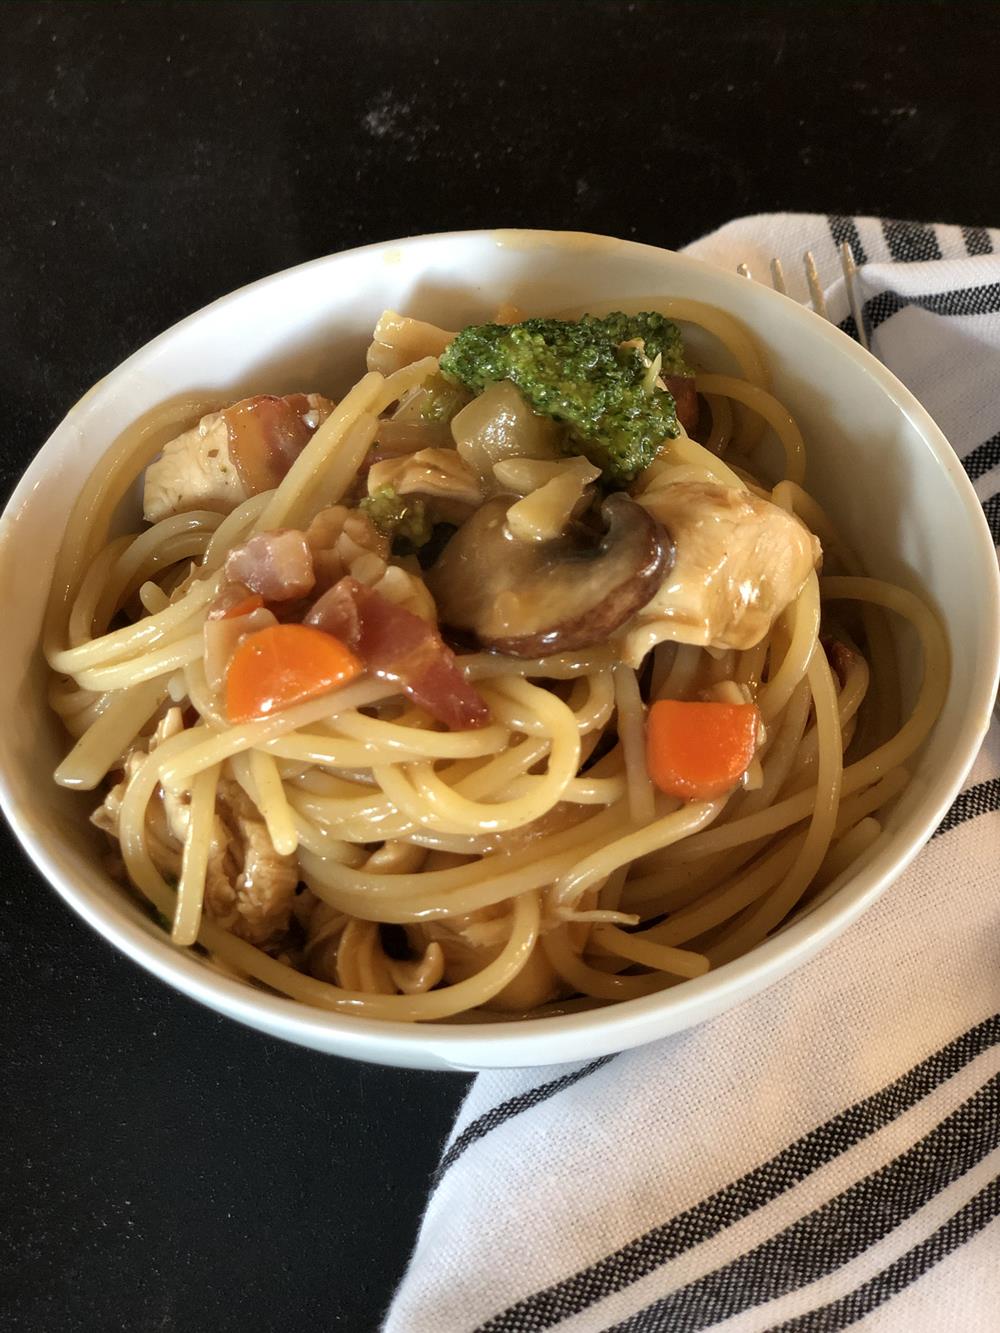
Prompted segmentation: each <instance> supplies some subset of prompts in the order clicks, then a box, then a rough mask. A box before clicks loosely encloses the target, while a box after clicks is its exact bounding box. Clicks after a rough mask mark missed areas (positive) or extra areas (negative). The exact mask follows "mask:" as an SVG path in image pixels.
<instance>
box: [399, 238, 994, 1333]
mask: <svg viewBox="0 0 1000 1333" xmlns="http://www.w3.org/2000/svg"><path fill="white" fill-rule="evenodd" d="M844 240H846V241H848V242H849V244H850V245H851V248H852V250H853V252H854V257H855V260H856V262H857V263H858V265H859V266H861V277H860V281H861V294H862V296H863V300H864V310H865V316H866V322H867V323H868V324H869V329H870V334H871V338H872V350H873V351H874V352H875V354H876V355H877V356H878V357H879V358H880V359H881V360H882V361H884V362H885V363H886V364H887V365H888V366H889V367H890V368H891V369H892V370H894V371H895V373H896V374H897V375H898V376H899V377H900V378H901V379H902V380H903V381H904V383H906V384H907V385H908V386H909V388H910V389H911V390H912V391H913V392H914V393H915V394H916V395H917V397H918V398H920V400H921V401H922V402H923V403H924V404H925V405H926V406H927V408H928V409H929V410H930V412H931V413H932V415H933V416H934V417H935V418H936V420H937V421H938V423H939V424H940V425H941V427H942V428H943V429H944V431H945V434H946V435H947V436H948V438H949V439H950V440H951V442H952V443H953V445H954V446H955V448H956V450H957V451H958V453H959V454H960V455H961V457H962V459H963V462H964V464H965V467H966V469H967V470H968V473H969V476H970V477H971V478H972V480H973V482H974V484H975V487H976V490H977V492H978V494H979V496H980V498H981V500H982V502H983V507H984V509H985V511H986V514H987V517H988V519H989V522H990V525H991V527H992V529H993V533H994V537H995V538H997V539H998V540H1000V378H998V374H997V367H998V365H1000V231H987V230H984V229H982V228H960V227H951V226H942V225H937V226H924V225H919V224H915V223H907V222H893V221H880V220H879V219H876V218H846V217H823V216H821V215H808V216H805V215H762V216H759V217H751V218H742V219H739V220H738V221H736V222H732V223H730V224H729V225H728V226H725V227H723V228H722V229H721V230H720V231H717V232H715V233H713V234H712V235H710V236H707V237H705V238H704V239H702V240H700V241H697V242H695V244H693V245H691V246H690V247H689V248H688V253H690V254H693V255H697V256H699V257H701V258H703V259H707V260H710V261H712V262H714V263H718V264H721V265H723V266H725V267H727V268H731V267H734V266H735V265H736V264H737V263H738V262H739V261H740V260H744V261H746V262H747V263H748V264H749V266H750V268H751V270H752V271H754V272H756V273H758V274H759V275H760V276H761V277H763V276H765V275H766V273H767V262H768V259H769V258H770V256H771V255H775V254H776V255H778V256H780V257H781V258H782V259H783V261H784V266H785V272H786V275H787V276H788V278H789V280H790V281H789V288H790V292H791V294H792V295H798V296H800V297H801V299H805V296H806V292H805V283H804V280H802V282H801V290H797V289H796V287H795V286H794V285H793V283H794V282H795V281H796V279H798V278H799V275H800V271H801V255H802V252H803V250H805V249H806V248H807V247H808V248H811V249H812V250H813V252H814V254H815V256H816V260H817V263H818V266H819V271H820V273H821V274H825V275H831V276H832V275H834V274H837V273H839V264H838V260H837V247H838V245H839V243H840V242H841V241H844ZM828 302H829V306H830V313H831V315H832V316H833V317H834V318H835V319H838V320H841V321H842V327H845V328H847V329H852V328H853V324H852V322H851V321H850V318H849V315H848V306H847V301H846V297H845V293H844V290H843V282H842V280H839V281H836V282H834V283H833V285H832V287H831V288H830V290H829V291H828ZM998 809H1000V724H998V723H997V722H996V721H994V724H993V729H992V731H991V733H990V736H989V738H988V740H987V742H986V745H985V747H984V749H983V751H982V753H981V754H980V757H979V759H978V761H977V764H976V766H975V768H974V770H973V772H972V773H971V775H970V777H969V779H968V782H967V785H966V788H965V790H964V791H963V792H962V794H961V795H960V796H959V797H958V799H957V800H956V801H955V803H954V805H953V806H952V809H951V810H950V812H949V813H948V815H947V817H946V819H945V820H944V822H943V823H942V825H941V827H940V829H939V830H938V833H937V835H936V836H935V838H934V839H933V840H932V841H931V843H930V844H929V846H928V847H927V848H926V849H925V850H924V851H923V853H922V854H921V855H920V857H919V858H918V859H917V861H916V862H915V863H914V865H913V866H912V867H911V869H910V870H908V871H907V873H906V875H905V876H904V878H903V879H902V880H901V881H900V882H899V883H897V884H896V885H895V886H894V888H893V889H892V890H891V891H890V892H888V893H886V894H885V895H884V896H883V897H882V898H881V899H880V900H879V902H878V903H877V904H876V905H875V906H874V907H872V908H871V910H870V911H869V912H868V913H867V914H866V915H865V916H864V917H863V918H862V919H861V920H860V921H859V922H857V923H856V924H855V925H853V926H852V927H851V928H850V929H849V930H848V931H847V932H846V933H845V934H844V935H843V936H841V938H840V939H839V940H838V941H837V942H836V943H834V944H833V945H831V946H830V947H829V948H828V949H827V950H826V951H825V952H824V953H822V954H821V955H820V956H819V957H818V958H817V959H815V960H814V961H812V962H810V963H808V964H807V965H806V966H804V967H802V968H801V969H799V970H798V971H797V972H795V973H793V974H792V975H791V976H789V977H787V978H786V979H784V980H783V981H781V982H779V983H777V984H776V985H774V986H772V987H771V988H770V989H769V990H767V991H765V992H764V993H763V994H761V995H758V996H756V997H755V998H753V999H751V1000H748V1001H745V1002H744V1003H743V1004H741V1005H740V1006H738V1007H737V1008H736V1009H735V1010H732V1011H730V1012H729V1013H726V1014H723V1015H722V1016H721V1017H719V1018H716V1019H713V1020H712V1021H710V1022H707V1023H704V1024H702V1025H701V1026H700V1027H697V1028H694V1029H692V1030H690V1031H687V1032H682V1033H679V1034H678V1035H676V1036H674V1037H670V1038H667V1039H665V1040H663V1041H660V1042H657V1043H656V1044H654V1045H652V1046H647V1047H645V1048H644V1049H642V1050H637V1051H632V1052H629V1053H626V1054H623V1055H619V1056H607V1057H604V1058H602V1059H599V1060H594V1061H592V1062H591V1063H589V1064H586V1065H584V1066H583V1067H571V1068H566V1067H561V1068H558V1069H552V1070H538V1069H534V1070H524V1071H501V1072H495V1073H486V1074H482V1075H480V1076H479V1077H478V1078H477V1079H476V1080H475V1082H474V1084H473V1086H472V1090H471V1092H470V1094H469V1096H468V1099H467V1100H466V1102H465V1104H464V1106H463V1108H462V1110H461V1112H460V1114H459V1117H458V1121H457V1123H456V1125H455V1128H454V1130H453V1132H452V1134H451V1136H450V1139H449V1141H448V1143H447V1145H446V1148H445V1152H444V1156H443V1159H442V1161H441V1165H440V1167H439V1169H438V1172H437V1175H436V1178H435V1180H434V1183H433V1188H432V1192H431V1196H430V1201H429V1203H428V1205H427V1211H426V1214H425V1216H424V1219H423V1224H422V1226H421V1230H420V1235H419V1239H418V1241H417V1246H416V1250H415V1252H414V1255H413V1257H412V1260H411V1262H410V1266H409V1270H408V1272H407V1273H406V1275H405V1277H404V1279H403V1281H402V1284H401V1285H400V1287H399V1289H398V1291H397V1292H396V1295H395V1298H394V1300H393V1303H392V1306H391V1308H390V1310H389V1313H388V1315H387V1317H386V1322H385V1330H386V1333H425V1331H426V1333H457V1331H459V1330H471V1329H481V1330H487V1329H488V1330H492V1331H493V1333H537V1331H538V1330H542V1329H549V1328H558V1329H559V1330H560V1331H561V1333H571V1331H572V1333H583V1331H584V1330H587V1331H588V1333H589V1331H590V1330H615V1331H616V1333H626V1331H627V1333H652V1331H653V1330H666V1331H667V1333H694V1331H695V1330H698V1329H713V1330H715V1329H724V1330H725V1333H752V1331H754V1333H759V1331H760V1330H765V1329H766V1330H781V1331H782V1333H791V1331H792V1330H795V1331H796V1333H800V1331H801V1333H806V1331H807V1330H808V1331H809V1333H820V1331H822V1333H832V1330H836V1329H843V1328H847V1327H849V1326H857V1327H859V1328H862V1329H864V1330H895V1331H896V1333H930V1331H931V1330H934V1333H997V1330H1000V1284H998V1269H1000V1221H998V1217H1000V1012H998V1011H1000V814H998Z"/></svg>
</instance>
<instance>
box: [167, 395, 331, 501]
mask: <svg viewBox="0 0 1000 1333" xmlns="http://www.w3.org/2000/svg"><path fill="white" fill-rule="evenodd" d="M332 406H333V404H332V403H331V402H330V401H329V400H328V399H326V398H324V397H323V396H322V394H316V393H310V394H290V395H289V396H288V397H287V398H274V397H270V396H267V395H259V396H258V397H256V398H247V399H244V400H243V401H242V402H240V403H235V404H233V406H232V407H228V408H224V409H223V410H222V411H221V412H209V413H208V414H207V416H203V417H202V419H201V420H200V421H199V422H198V424H197V426H193V427H192V428H191V430H187V431H185V432H184V434H183V435H178V437H177V439H176V440H171V441H170V443H169V444H167V445H165V446H164V449H163V452H162V453H161V455H160V457H159V458H157V459H156V461H155V462H153V463H151V464H150V465H149V467H148V468H147V469H146V477H145V482H144V487H143V500H142V509H143V516H144V517H145V518H146V519H147V521H148V522H150V523H156V522H158V521H159V520H160V519H161V518H169V517H170V515H171V514H183V513H187V512H188V511H190V510H192V509H210V510H214V511H215V512H217V513H222V514H228V513H230V512H231V511H232V510H233V509H235V508H236V506H237V505H240V504H242V503H243V501H244V500H246V499H248V498H249V497H250V496H251V495H255V494H257V492H258V491H262V490H266V489H268V488H269V487H270V486H273V485H276V484H277V482H278V481H279V480H280V479H281V477H282V476H283V475H284V473H285V472H287V470H288V468H289V467H290V466H291V463H292V462H293V461H294V458H295V456H296V455H297V454H298V452H299V451H300V450H301V449H302V448H303V446H304V445H305V444H306V443H307V442H308V440H309V438H310V436H311V435H312V433H313V431H314V430H315V429H316V428H317V426H318V425H319V424H320V423H321V422H322V421H323V420H325V418H326V417H327V416H328V415H329V413H330V411H331V409H332Z"/></svg>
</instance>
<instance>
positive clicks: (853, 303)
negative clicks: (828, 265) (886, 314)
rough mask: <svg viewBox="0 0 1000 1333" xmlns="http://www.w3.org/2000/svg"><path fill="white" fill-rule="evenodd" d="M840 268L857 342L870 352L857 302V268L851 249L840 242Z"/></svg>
mask: <svg viewBox="0 0 1000 1333" xmlns="http://www.w3.org/2000/svg"><path fill="white" fill-rule="evenodd" d="M840 267H841V268H842V269H843V270H844V286H845V287H846V288H847V301H848V304H849V305H850V307H851V314H852V316H853V317H854V327H855V329H856V330H857V334H858V342H859V343H860V344H861V346H862V347H863V348H864V349H865V351H866V352H868V351H870V350H871V349H870V347H869V346H868V331H867V330H866V329H865V320H864V311H863V310H862V309H861V302H860V301H859V300H858V288H857V276H858V266H857V264H855V262H854V255H853V253H852V251H851V247H850V246H849V245H848V244H847V242H846V241H842V242H841V245H840Z"/></svg>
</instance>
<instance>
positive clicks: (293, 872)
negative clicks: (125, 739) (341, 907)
mask: <svg viewBox="0 0 1000 1333" xmlns="http://www.w3.org/2000/svg"><path fill="white" fill-rule="evenodd" d="M183 726H184V722H183V718H182V715H181V710H180V709H179V708H171V709H169V710H168V711H167V712H166V714H165V715H164V717H163V719H162V721H161V722H160V724H159V726H158V727H157V728H156V731H155V732H154V733H153V735H152V736H151V737H150V738H149V739H148V741H143V742H141V743H140V744H138V745H136V746H135V747H134V748H133V749H132V751H131V752H130V754H129V755H128V757H127V758H126V760H125V763H124V774H123V776H122V779H121V781H120V782H118V783H117V784H116V785H115V786H114V787H113V788H112V789H111V790H110V791H109V792H108V794H107V796H106V797H105V798H104V802H103V804H102V805H101V806H100V807H99V808H98V809H97V810H96V811H95V812H94V814H93V815H92V816H91V821H92V822H93V823H94V824H96V825H97V827H98V828H99V829H102V830H103V831H104V832H105V833H107V834H108V835H109V836H110V837H112V838H114V839H116V840H117V839H118V836H119V832H118V820H119V816H120V813H121V805H122V801H123V799H124V797H125V793H126V791H127V789H128V785H129V783H130V782H131V781H132V779H133V778H134V777H135V775H136V773H137V772H138V770H139V768H140V766H141V765H142V763H143V761H144V760H145V759H146V757H147V755H148V754H149V753H150V752H151V751H152V750H155V749H156V747H157V745H159V744H161V743H162V742H163V741H164V740H167V739H169V737H170V736H174V735H176V734H177V733H178V732H179V731H181V730H182V729H183ZM190 817H191V810H190V804H189V800H188V797H187V796H186V795H185V796H178V795H175V794H174V793H171V792H168V791H165V790H163V789H162V788H157V792H156V795H155V796H154V798H153V799H152V800H151V801H150V802H149V805H148V806H147V807H146V845H147V847H148V848H149V853H150V856H151V857H152V859H153V864H154V865H155V866H156V868H157V870H159V872H160V874H161V875H163V876H165V877H167V878H169V879H171V880H174V881H176V880H177V878H178V877H179V875H180V871H181V858H182V854H183V849H184V840H185V838H186V837H187V832H188V824H189V821H190ZM298 882H299V871H298V862H297V860H296V858H295V857H294V856H279V855H278V853H277V852H276V851H275V850H274V844H273V843H272V842H271V838H270V835H269V834H268V831H267V827H266V825H265V824H264V821H263V819H262V818H261V816H260V812H259V811H258V810H257V807H256V806H255V805H254V803H253V802H252V801H251V800H250V798H249V796H247V794H246V792H244V790H243V788H242V787H240V786H239V784H238V783H236V782H233V781H232V780H231V779H228V778H223V779H222V780H221V781H220V782H219V786H218V793H217V797H216V814H215V826H214V829H213V835H212V843H211V849H210V851H209V858H208V873H207V876H206V880H205V912H206V914H207V915H208V916H210V917H212V918H213V920H215V921H217V922H218V923H219V924H220V925H222V926H224V927H225V928H226V929H227V930H231V931H232V933H233V934H234V935H238V936H239V937H240V938H241V939H244V940H249V941H250V943H251V944H258V945H260V946H262V947H264V946H267V945H270V944H274V943H278V942H280V941H281V940H282V938H283V937H284V935H285V933H286V931H287V930H288V923H289V920H290V917H291V912H292V903H293V901H294V898H295V889H296V886H297V884H298Z"/></svg>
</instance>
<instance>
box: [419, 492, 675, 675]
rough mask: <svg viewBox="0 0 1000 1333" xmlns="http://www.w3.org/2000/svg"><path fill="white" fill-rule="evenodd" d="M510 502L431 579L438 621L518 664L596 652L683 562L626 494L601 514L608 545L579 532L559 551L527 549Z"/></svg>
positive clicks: (469, 527) (551, 546)
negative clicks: (512, 522) (514, 529)
mask: <svg viewBox="0 0 1000 1333" xmlns="http://www.w3.org/2000/svg"><path fill="white" fill-rule="evenodd" d="M510 504H511V500H510V497H503V496H499V497H497V498H496V499H494V500H490V501H489V502H488V503H487V504H485V505H483V506H482V508H481V509H478V510H477V511H476V512H475V513H474V514H473V515H472V517H471V518H469V519H468V520H467V521H466V522H465V523H464V524H463V525H462V527H461V528H459V530H458V532H456V533H455V535H454V537H452V539H451V541H450V542H449V543H448V545H447V546H446V547H445V549H444V550H443V551H442V553H441V555H440V557H439V558H438V560H437V563H436V564H435V565H434V566H433V568H432V569H431V570H429V571H428V574H427V583H428V586H429V587H430V589H431V592H432V593H433V594H434V598H435V600H436V602H437V607H438V613H439V615H440V617H441V619H442V621H444V622H445V623H446V624H448V625H450V626H452V627H453V628H455V629H461V630H470V631H471V632H472V633H473V634H475V636H476V638H477V639H478V640H479V642H480V643H481V644H482V645H483V646H484V647H485V648H491V649H494V650H495V651H497V652H501V653H506V654H508V655H509V656H511V657H527V658H532V657H541V656H544V655H545V654H547V653H559V652H571V651H573V650H575V649H579V648H589V647H591V646H592V645H593V644H595V643H600V642H602V641H603V640H604V639H606V638H607V637H608V635H609V634H612V633H614V631H615V630H616V629H618V628H619V627H620V626H621V625H623V624H624V623H625V622H626V621H627V620H628V619H629V618H630V617H631V616H633V615H634V614H635V613H636V612H637V611H638V610H639V609H640V607H643V606H645V604H646V603H647V602H648V601H649V600H650V598H651V597H652V596H653V594H654V593H655V592H656V590H657V588H658V587H659V586H660V583H661V582H662V580H663V577H664V575H665V574H666V573H667V572H668V570H669V569H670V566H671V564H672V562H673V544H672V542H671V540H670V538H669V537H668V535H667V533H666V532H665V531H664V529H663V528H662V527H661V526H660V524H659V523H657V521H656V520H655V519H654V518H653V517H652V515H650V514H649V513H647V512H646V511H645V510H644V509H643V508H642V507H641V506H640V505H637V504H636V503H635V502H634V501H633V500H630V499H629V498H628V496H627V495H624V494H622V493H620V492H618V493H615V494H614V495H610V496H609V497H608V498H607V499H606V500H605V501H604V503H603V505H602V506H601V517H602V519H603V520H604V523H605V525H606V531H605V532H604V534H603V536H600V537H598V538H596V539H595V536H594V534H593V533H591V532H588V531H587V530H586V529H584V528H582V527H579V526H578V527H577V528H576V529H575V530H574V531H573V532H571V533H570V534H569V535H567V536H565V537H561V538H559V539H558V540H555V541H549V542H525V541H519V540H518V539H517V538H516V537H515V536H514V535H513V534H512V533H511V532H510V529H509V528H508V526H507V522H506V519H507V509H508V507H509V506H510Z"/></svg>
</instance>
